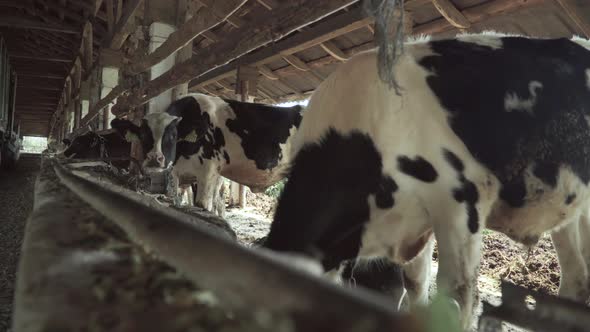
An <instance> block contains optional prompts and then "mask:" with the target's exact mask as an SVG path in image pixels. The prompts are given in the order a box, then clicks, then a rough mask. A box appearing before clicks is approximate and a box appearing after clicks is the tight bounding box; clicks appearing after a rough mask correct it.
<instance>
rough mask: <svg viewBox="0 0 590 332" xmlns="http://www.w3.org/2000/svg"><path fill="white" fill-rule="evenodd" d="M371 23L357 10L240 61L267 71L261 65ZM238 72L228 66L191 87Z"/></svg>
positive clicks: (216, 70)
mask: <svg viewBox="0 0 590 332" xmlns="http://www.w3.org/2000/svg"><path fill="white" fill-rule="evenodd" d="M371 22H372V20H371V19H370V18H367V17H366V16H365V15H364V13H363V12H362V9H360V8H357V9H354V10H351V11H348V12H346V13H342V14H339V15H336V16H334V17H333V18H330V19H328V20H325V21H323V22H320V23H318V24H317V25H316V26H315V27H314V28H313V29H309V30H306V31H302V32H300V33H298V34H296V35H294V36H293V37H289V38H286V39H284V40H281V41H279V42H276V43H274V44H272V45H270V46H266V47H264V48H261V49H259V50H257V51H256V52H254V53H252V54H249V55H246V56H244V57H242V59H241V61H243V62H244V63H250V64H255V65H257V66H258V67H259V68H264V67H261V66H263V65H265V64H267V63H270V62H272V61H275V60H277V59H280V58H281V56H282V55H285V54H293V53H296V52H300V51H303V50H305V49H308V48H310V47H313V46H316V45H319V44H321V43H323V42H326V41H329V40H331V39H333V38H336V37H338V36H341V35H344V34H346V33H349V32H351V31H354V30H357V29H360V28H362V27H364V26H366V25H367V24H369V23H371ZM277 53H280V54H277ZM235 69H236V64H235V63H229V64H227V65H224V66H222V67H219V68H216V69H214V70H212V71H210V72H208V73H207V74H205V75H202V76H201V77H199V78H198V79H195V80H193V81H191V83H190V84H189V87H192V86H195V85H200V84H204V83H207V82H209V80H212V79H214V78H215V77H228V76H232V75H233V73H234V71H235ZM261 73H262V74H263V75H264V74H265V73H264V72H262V71H261ZM267 73H268V72H267ZM265 76H266V75H265Z"/></svg>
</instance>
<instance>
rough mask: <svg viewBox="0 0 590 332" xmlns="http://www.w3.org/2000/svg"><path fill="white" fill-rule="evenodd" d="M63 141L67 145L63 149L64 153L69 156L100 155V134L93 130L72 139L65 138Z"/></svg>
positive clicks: (91, 156)
mask: <svg viewBox="0 0 590 332" xmlns="http://www.w3.org/2000/svg"><path fill="white" fill-rule="evenodd" d="M63 143H64V144H65V145H66V146H67V148H66V149H65V150H64V151H63V155H64V156H65V157H67V158H72V157H78V158H93V157H100V136H98V134H96V133H95V132H93V131H91V132H88V133H86V134H84V135H80V136H77V137H75V138H73V139H72V140H69V139H67V138H65V139H64V140H63ZM97 153H98V155H97Z"/></svg>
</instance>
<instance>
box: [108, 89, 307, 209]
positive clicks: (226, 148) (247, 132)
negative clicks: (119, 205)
mask: <svg viewBox="0 0 590 332" xmlns="http://www.w3.org/2000/svg"><path fill="white" fill-rule="evenodd" d="M302 112H303V108H302V107H301V106H300V105H296V106H293V107H277V106H271V105H264V104H257V103H247V102H240V101H235V100H229V99H222V98H219V97H213V96H208V95H204V94H198V93H195V94H190V95H188V96H186V97H184V98H181V99H178V100H176V101H174V102H172V103H171V104H170V105H169V106H168V108H167V109H166V110H165V111H164V112H159V113H151V114H148V115H146V116H145V117H144V119H143V120H142V123H141V125H140V126H137V125H135V124H133V123H132V122H130V121H128V120H123V119H113V120H112V121H111V125H112V127H113V128H115V129H117V130H118V131H119V132H120V133H121V134H122V135H123V136H124V137H127V138H128V139H129V140H131V141H132V140H138V141H140V142H141V144H142V146H143V150H144V152H145V153H146V158H145V160H144V162H143V167H145V168H146V169H147V168H151V169H154V168H156V169H161V168H166V167H171V166H172V165H173V173H174V175H175V177H176V178H177V179H178V181H179V183H180V185H183V184H187V183H195V184H196V185H195V186H196V188H194V189H193V190H194V191H195V205H196V206H199V207H202V208H205V209H206V210H208V211H214V210H217V209H216V208H215V207H214V201H215V200H214V199H213V198H214V197H215V196H216V195H217V194H216V193H217V192H218V191H219V187H220V186H221V181H220V180H219V179H220V176H223V177H226V178H228V179H230V180H233V181H235V182H238V183H241V184H243V185H247V186H249V187H250V189H251V190H252V191H253V192H260V191H263V190H264V189H265V188H267V187H268V186H270V185H272V184H274V183H276V182H278V181H279V180H281V179H282V178H283V177H284V175H285V172H286V168H287V167H288V165H289V162H290V160H291V149H290V146H291V141H292V139H291V138H292V137H293V135H294V133H295V132H296V131H297V128H298V127H299V123H300V122H301V118H302Z"/></svg>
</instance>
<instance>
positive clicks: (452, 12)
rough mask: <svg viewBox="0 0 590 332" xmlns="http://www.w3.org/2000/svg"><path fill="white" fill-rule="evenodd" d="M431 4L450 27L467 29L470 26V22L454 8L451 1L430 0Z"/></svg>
mask: <svg viewBox="0 0 590 332" xmlns="http://www.w3.org/2000/svg"><path fill="white" fill-rule="evenodd" d="M432 4H433V5H434V7H435V8H436V9H437V10H438V12H439V13H440V14H441V15H442V16H443V17H444V18H446V19H447V21H449V23H450V24H451V25H452V26H454V27H456V28H459V29H468V28H469V27H470V26H471V22H469V20H468V19H467V18H466V17H465V16H464V15H463V14H462V13H461V12H460V11H459V10H458V9H457V7H455V5H454V4H453V3H452V2H451V0H432Z"/></svg>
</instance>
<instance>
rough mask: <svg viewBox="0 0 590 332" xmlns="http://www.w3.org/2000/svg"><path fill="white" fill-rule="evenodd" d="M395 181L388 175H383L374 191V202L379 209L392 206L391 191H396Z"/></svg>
mask: <svg viewBox="0 0 590 332" xmlns="http://www.w3.org/2000/svg"><path fill="white" fill-rule="evenodd" d="M397 189H398V187H397V183H395V181H393V179H392V178H391V177H390V176H383V177H382V178H381V181H380V182H379V187H378V188H377V192H376V193H375V203H376V205H377V207H378V208H380V209H388V208H391V207H393V204H394V203H395V201H394V199H393V193H395V192H396V191H397Z"/></svg>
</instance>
